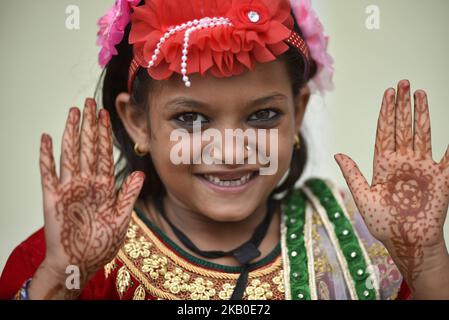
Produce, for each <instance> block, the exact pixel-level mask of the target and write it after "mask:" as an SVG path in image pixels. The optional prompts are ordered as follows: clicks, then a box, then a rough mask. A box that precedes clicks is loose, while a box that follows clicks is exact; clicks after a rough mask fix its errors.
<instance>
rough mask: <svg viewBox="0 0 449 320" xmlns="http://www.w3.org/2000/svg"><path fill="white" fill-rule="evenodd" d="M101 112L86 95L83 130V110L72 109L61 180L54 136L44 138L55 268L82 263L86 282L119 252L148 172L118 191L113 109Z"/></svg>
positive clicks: (49, 251) (51, 256) (43, 174)
mask: <svg viewBox="0 0 449 320" xmlns="http://www.w3.org/2000/svg"><path fill="white" fill-rule="evenodd" d="M95 112H96V105H95V101H94V100H92V99H88V100H86V106H85V109H84V113H83V118H84V119H83V123H82V128H81V132H79V121H80V113H79V110H78V109H77V108H72V109H71V110H70V112H69V116H68V119H67V123H66V129H65V132H64V136H63V143H62V151H61V173H60V179H58V177H57V175H56V170H55V162H54V158H53V151H52V148H53V147H52V141H51V138H50V136H48V135H45V134H44V135H43V136H42V142H41V158H40V167H41V178H42V188H43V194H44V213H45V234H46V243H47V257H49V260H50V261H51V262H52V263H53V266H52V268H53V269H55V270H61V271H60V272H61V273H64V270H65V268H66V267H67V266H68V265H76V266H77V267H78V268H79V270H80V275H81V279H80V281H81V283H82V284H85V283H86V282H87V281H88V280H89V278H90V277H91V276H93V275H94V274H95V273H96V271H98V270H99V269H100V268H101V267H103V266H104V265H105V264H106V263H108V262H109V261H111V260H112V259H113V258H114V257H115V255H116V253H117V251H118V250H119V248H120V246H121V245H122V242H123V240H124V238H125V234H126V230H127V229H128V224H129V219H130V216H131V212H132V208H133V206H134V203H135V201H136V199H137V197H138V195H139V193H140V190H141V187H142V185H143V180H144V174H143V173H142V172H134V173H132V174H131V175H130V176H129V177H128V178H127V179H126V180H125V181H124V182H123V185H122V187H121V189H120V190H119V192H116V191H115V179H114V171H115V170H114V161H113V154H112V151H113V145H112V130H111V122H110V119H109V114H108V112H107V111H106V110H104V109H103V110H101V111H100V113H99V120H98V122H97V119H96V115H95ZM80 135H81V137H80ZM55 265H56V266H55ZM50 291H51V292H50ZM50 291H49V293H48V294H47V295H46V296H48V295H50V296H53V295H54V294H55V292H53V291H59V289H58V290H56V289H52V290H50ZM71 295H73V293H68V294H67V295H66V297H68V296H71Z"/></svg>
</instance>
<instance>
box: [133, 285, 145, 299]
mask: <svg viewBox="0 0 449 320" xmlns="http://www.w3.org/2000/svg"><path fill="white" fill-rule="evenodd" d="M145 295H146V293H145V288H144V287H143V286H142V285H139V286H138V287H137V288H136V290H135V291H134V295H133V300H145Z"/></svg>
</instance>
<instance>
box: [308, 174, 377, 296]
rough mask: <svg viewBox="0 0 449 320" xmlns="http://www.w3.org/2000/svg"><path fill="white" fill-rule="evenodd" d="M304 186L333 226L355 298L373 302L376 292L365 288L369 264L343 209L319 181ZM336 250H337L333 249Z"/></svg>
mask: <svg viewBox="0 0 449 320" xmlns="http://www.w3.org/2000/svg"><path fill="white" fill-rule="evenodd" d="M306 185H307V186H308V187H309V189H310V190H311V191H312V192H313V194H314V195H315V196H316V197H317V198H318V199H319V201H320V204H321V205H322V206H323V207H324V209H325V210H326V214H327V216H328V218H329V220H330V222H331V223H332V225H333V228H334V232H335V235H336V238H337V239H338V243H339V246H340V250H341V252H342V253H343V256H344V258H345V260H346V262H347V264H348V269H349V274H350V275H351V278H352V279H353V281H354V284H355V289H356V293H357V296H358V298H359V299H360V300H375V299H376V291H375V289H374V288H368V287H367V282H369V281H367V278H368V276H369V270H368V265H369V263H368V262H367V261H366V260H365V257H364V256H363V253H362V249H361V247H360V244H359V241H358V239H357V236H356V234H355V231H354V228H353V226H352V223H351V221H350V220H349V219H348V218H347V217H346V216H345V214H344V213H343V209H342V208H341V206H340V205H339V204H338V201H337V200H336V199H335V197H334V195H333V193H332V190H331V189H330V188H329V186H328V185H327V184H326V182H325V181H323V180H321V179H310V180H308V181H307V182H306ZM335 249H336V250H338V249H339V248H335Z"/></svg>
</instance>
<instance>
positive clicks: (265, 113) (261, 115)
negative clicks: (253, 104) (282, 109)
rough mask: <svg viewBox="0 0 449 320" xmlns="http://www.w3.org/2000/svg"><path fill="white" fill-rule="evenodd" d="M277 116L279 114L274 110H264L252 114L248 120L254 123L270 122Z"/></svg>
mask: <svg viewBox="0 0 449 320" xmlns="http://www.w3.org/2000/svg"><path fill="white" fill-rule="evenodd" d="M278 116H279V112H277V111H276V110H273V109H264V110H259V111H257V112H255V113H253V114H252V115H251V116H250V117H249V119H248V120H249V121H256V122H263V121H271V120H274V119H276V118H277V117H278Z"/></svg>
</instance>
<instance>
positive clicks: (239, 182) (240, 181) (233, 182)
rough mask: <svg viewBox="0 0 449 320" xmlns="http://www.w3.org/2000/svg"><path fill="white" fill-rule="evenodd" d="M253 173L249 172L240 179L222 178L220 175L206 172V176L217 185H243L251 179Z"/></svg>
mask: <svg viewBox="0 0 449 320" xmlns="http://www.w3.org/2000/svg"><path fill="white" fill-rule="evenodd" d="M251 176H252V173H248V174H247V175H244V176H243V177H241V178H240V179H238V180H221V179H220V178H218V177H214V176H211V175H208V174H205V175H204V177H205V178H206V179H207V180H209V181H210V182H212V183H213V184H215V185H217V186H222V187H236V186H241V185H243V184H245V183H247V182H248V180H249V179H251Z"/></svg>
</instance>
